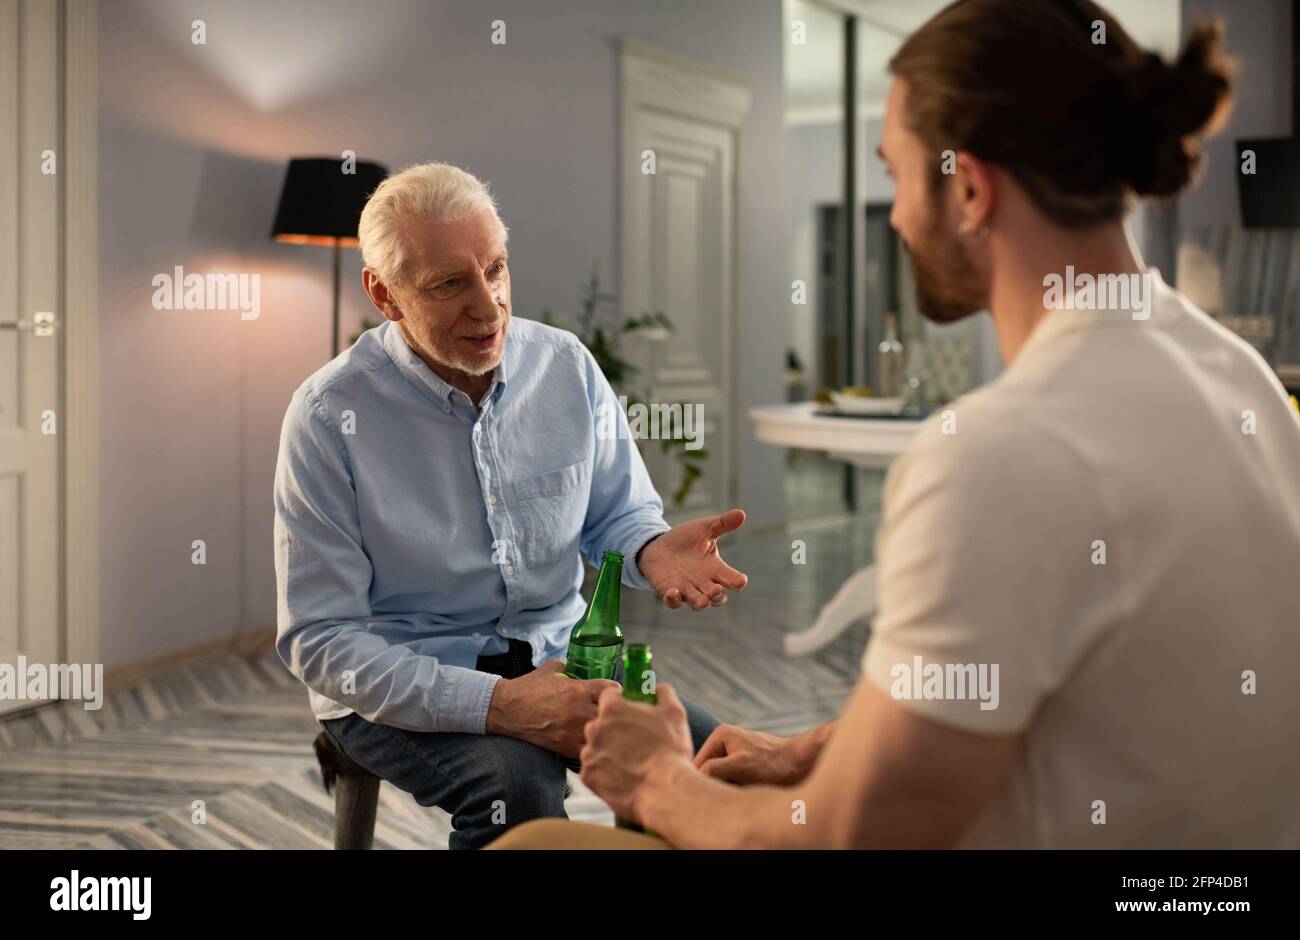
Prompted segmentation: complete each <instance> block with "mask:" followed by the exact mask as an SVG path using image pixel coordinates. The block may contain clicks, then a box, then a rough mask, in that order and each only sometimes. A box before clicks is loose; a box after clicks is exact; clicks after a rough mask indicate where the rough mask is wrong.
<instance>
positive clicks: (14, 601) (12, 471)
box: [0, 0, 61, 712]
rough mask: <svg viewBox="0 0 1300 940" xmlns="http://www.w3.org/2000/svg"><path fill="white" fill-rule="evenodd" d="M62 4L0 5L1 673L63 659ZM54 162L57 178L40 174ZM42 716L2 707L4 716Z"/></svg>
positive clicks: (32, 0) (1, 703)
mask: <svg viewBox="0 0 1300 940" xmlns="http://www.w3.org/2000/svg"><path fill="white" fill-rule="evenodd" d="M59 6H60V5H59V4H57V3H50V2H45V0H0V53H3V54H0V70H3V74H2V75H0V89H3V91H0V147H2V148H3V154H2V156H0V159H3V160H4V164H5V165H6V166H9V167H13V168H15V169H16V170H17V172H16V173H5V174H0V233H2V234H0V662H8V663H16V660H17V657H18V656H19V655H23V656H26V657H27V659H28V660H29V661H31V662H42V663H46V664H50V663H54V662H56V661H58V658H59V656H60V649H59V638H60V610H59V593H58V592H59V581H60V569H59V565H60V558H61V552H60V523H59V491H60V478H59V447H58V440H59V437H58V433H57V432H58V430H59V426H60V421H61V414H60V400H59V389H60V373H59V368H60V366H59V360H60V356H59V343H60V333H59V332H58V330H57V329H55V330H49V329H45V328H38V327H37V326H36V323H37V321H38V320H39V319H40V315H44V316H53V318H54V321H55V323H56V324H57V322H58V320H59V319H61V317H60V309H59V301H60V293H59V284H60V274H61V272H60V264H59V257H60V244H59V224H60V223H59V220H60V211H61V201H60V177H59V176H58V173H57V170H58V168H59V164H58V163H57V160H58V157H59V146H60V135H59V128H60V113H59V65H60V61H61V58H60V55H59ZM46 151H53V153H54V156H55V161H56V162H55V163H54V169H55V171H56V172H54V173H45V172H42V166H43V164H45V163H46V158H45V152H46ZM32 704H34V703H33V702H31V701H27V700H25V699H22V698H19V699H16V700H10V701H5V700H0V712H2V711H7V710H11V709H14V708H22V707H26V706H29V705H32Z"/></svg>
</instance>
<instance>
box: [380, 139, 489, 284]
mask: <svg viewBox="0 0 1300 940" xmlns="http://www.w3.org/2000/svg"><path fill="white" fill-rule="evenodd" d="M484 211H486V212H491V213H492V217H493V218H495V219H496V220H497V224H498V225H501V233H502V236H503V237H505V236H506V234H507V232H506V227H505V225H504V224H502V223H501V216H499V215H498V214H497V206H496V201H495V200H494V199H493V198H492V194H491V193H490V192H489V191H488V188H487V185H486V184H484V183H483V181H482V180H480V179H478V178H477V177H475V176H472V175H470V174H469V173H466V172H465V171H464V170H462V169H461V168H460V167H458V166H452V165H451V164H450V163H417V164H415V165H413V166H408V167H406V169H404V170H402V171H401V172H400V173H396V174H394V175H393V176H390V177H388V179H386V180H384V181H383V182H382V183H380V184H379V188H378V189H376V190H375V191H374V192H373V193H372V194H371V195H370V199H369V200H367V201H366V207H365V208H364V209H362V210H361V223H360V225H358V226H357V239H358V240H359V241H360V243H361V258H362V260H363V261H364V262H365V264H366V265H367V267H370V268H373V269H374V270H375V271H376V272H377V273H378V274H379V279H380V280H381V281H383V282H384V283H385V284H389V285H392V284H395V283H397V282H398V281H399V279H400V275H401V272H402V265H403V264H404V263H405V261H406V257H405V252H404V246H403V244H402V236H401V228H402V225H403V224H404V223H406V222H456V221H459V220H460V219H463V218H465V217H466V216H470V215H474V214H475V213H477V212H484Z"/></svg>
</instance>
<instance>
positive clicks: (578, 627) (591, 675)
mask: <svg viewBox="0 0 1300 940" xmlns="http://www.w3.org/2000/svg"><path fill="white" fill-rule="evenodd" d="M622 578H623V556H622V555H620V554H619V553H618V552H605V555H604V557H603V558H602V559H601V562H600V574H599V575H597V576H596V589H595V591H593V592H592V595H591V603H589V604H588V605H587V612H586V613H585V614H583V615H582V619H581V620H579V621H578V622H577V623H576V624H574V625H573V632H572V633H570V634H569V654H568V657H567V659H566V661H565V665H564V674H565V675H566V676H570V677H572V678H574V679H613V678H614V676H615V674H616V673H617V672H618V660H619V654H620V653H622V652H623V631H622V630H620V629H619V626H618V591H619V583H620V581H621V580H622Z"/></svg>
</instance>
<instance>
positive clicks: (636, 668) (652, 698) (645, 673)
mask: <svg viewBox="0 0 1300 940" xmlns="http://www.w3.org/2000/svg"><path fill="white" fill-rule="evenodd" d="M650 661H651V654H650V646H649V644H647V643H629V644H628V647H627V652H625V653H624V654H623V698H627V699H632V700H633V701H634V702H647V703H649V704H651V705H657V704H658V703H659V696H658V695H657V694H656V693H655V674H654V670H653V669H652V668H651V666H650ZM614 825H616V826H619V827H621V828H623V829H631V830H632V831H633V832H644V833H646V834H647V835H654V833H653V832H651V831H650V830H649V829H645V828H643V827H642V826H640V825H638V824H637V823H634V822H632V821H630V820H627V819H621V818H619V817H617V816H616V817H614Z"/></svg>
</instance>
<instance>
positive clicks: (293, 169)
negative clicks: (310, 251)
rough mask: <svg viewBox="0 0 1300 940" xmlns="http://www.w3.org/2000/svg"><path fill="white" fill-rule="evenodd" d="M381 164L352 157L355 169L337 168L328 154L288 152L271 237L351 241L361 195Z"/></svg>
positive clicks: (383, 171)
mask: <svg viewBox="0 0 1300 940" xmlns="http://www.w3.org/2000/svg"><path fill="white" fill-rule="evenodd" d="M386 176H388V170H387V168H385V167H383V166H381V165H380V164H378V163H366V162H363V161H361V160H358V161H357V162H356V172H355V173H344V172H343V161H342V160H339V159H335V158H333V157H294V158H293V159H292V160H290V161H289V169H288V172H286V173H285V176H284V186H283V188H282V189H281V190H280V205H279V208H277V209H276V211H275V224H274V225H273V226H272V227H271V237H272V238H274V239H275V240H276V241H281V242H294V243H298V244H326V245H334V244H341V245H356V243H357V223H358V222H360V221H361V210H362V209H363V208H365V205H366V200H367V199H369V198H370V194H371V193H373V192H374V191H375V189H376V188H377V187H378V186H379V184H380V183H382V182H383V181H384V178H385V177H386Z"/></svg>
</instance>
